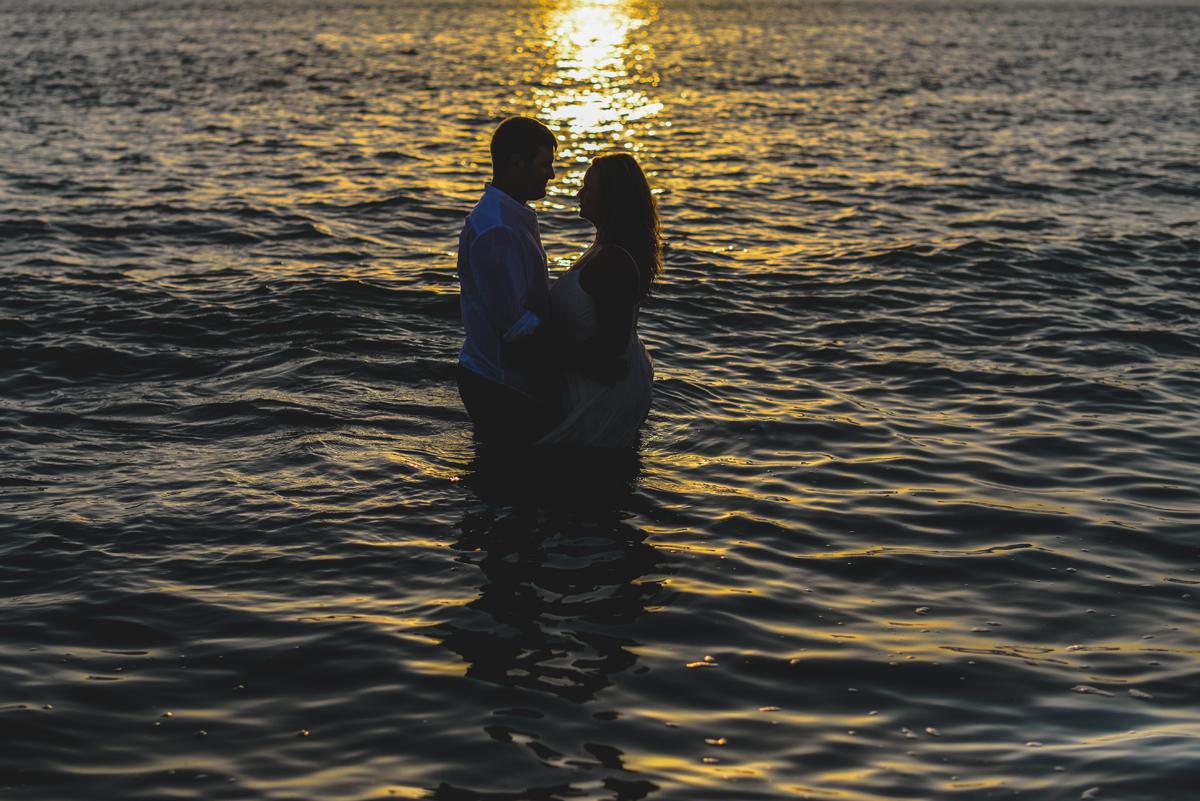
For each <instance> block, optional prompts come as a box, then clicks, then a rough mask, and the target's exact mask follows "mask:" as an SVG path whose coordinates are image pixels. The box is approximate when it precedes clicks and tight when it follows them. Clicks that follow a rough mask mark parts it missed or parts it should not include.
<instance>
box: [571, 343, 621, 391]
mask: <svg viewBox="0 0 1200 801" xmlns="http://www.w3.org/2000/svg"><path fill="white" fill-rule="evenodd" d="M571 356H572V358H571V359H570V367H571V368H572V369H574V370H575V371H576V372H578V373H580V374H582V375H584V376H587V377H588V378H590V379H592V380H593V381H595V382H597V383H599V384H601V385H602V386H606V387H611V386H615V385H616V383H617V382H618V381H624V380H625V376H627V375H629V362H628V361H626V359H625V357H624V356H617V355H615V354H612V353H606V352H605V351H604V350H603V349H602V348H601V347H600V343H599V341H598V340H596V339H589V340H588V341H587V342H583V343H580V344H579V345H578V346H577V347H575V348H574V349H573V352H572V354H571Z"/></svg>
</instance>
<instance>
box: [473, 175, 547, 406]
mask: <svg viewBox="0 0 1200 801" xmlns="http://www.w3.org/2000/svg"><path fill="white" fill-rule="evenodd" d="M458 284H459V300H460V303H461V304H462V316H463V327H464V328H465V329H466V331H467V341H466V342H464V343H463V346H462V350H461V351H460V352H459V354H458V360H459V362H460V363H461V364H462V366H463V367H466V368H467V369H468V370H472V371H474V372H476V373H478V374H479V375H481V376H483V377H484V378H490V379H491V380H492V381H495V382H497V383H499V384H503V385H504V386H506V387H510V388H512V389H515V390H516V391H518V392H520V393H522V394H525V395H529V396H531V397H533V394H534V392H533V384H534V378H533V374H532V370H531V367H532V366H531V365H528V364H522V363H518V362H517V360H515V359H514V358H513V357H512V355H511V354H510V353H509V352H508V351H507V350H506V349H505V347H504V344H505V343H512V342H516V341H517V340H519V339H521V338H523V337H526V336H528V335H529V334H531V333H533V331H534V330H535V329H536V328H537V327H538V326H539V325H540V324H541V323H542V322H543V321H545V320H548V319H549V317H550V273H549V270H548V269H547V266H546V251H545V249H544V248H543V247H542V236H541V232H540V231H539V230H538V221H537V213H536V212H535V211H534V210H533V209H531V208H529V207H528V206H526V205H525V204H524V203H518V202H517V201H516V200H513V199H512V198H511V197H509V196H508V195H506V194H505V193H504V192H501V191H500V190H499V189H496V188H495V187H494V186H492V185H491V184H485V185H484V187H483V197H482V198H480V199H479V202H478V203H477V204H476V205H475V208H474V210H472V212H471V213H470V214H469V215H468V216H467V222H466V225H465V226H463V230H462V235H461V236H459V238H458Z"/></svg>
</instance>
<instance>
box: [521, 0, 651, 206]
mask: <svg viewBox="0 0 1200 801" xmlns="http://www.w3.org/2000/svg"><path fill="white" fill-rule="evenodd" d="M543 8H544V12H543V14H544V16H543V20H542V28H543V31H544V33H545V38H546V40H547V44H548V49H547V51H546V60H545V63H544V65H543V67H544V72H543V75H542V79H541V81H540V85H537V86H535V87H534V88H533V99H534V103H535V105H536V107H537V109H538V111H537V116H538V117H539V118H540V119H542V120H544V121H545V122H546V123H547V124H548V125H549V126H550V127H551V128H552V129H555V130H557V132H558V136H559V139H560V141H562V143H563V144H562V148H561V150H560V151H559V156H560V158H562V159H563V160H565V161H568V162H571V161H574V162H587V161H589V160H590V158H591V156H592V155H593V154H595V153H597V152H600V151H603V150H608V149H612V148H616V147H619V148H623V149H628V150H634V151H636V150H640V149H641V143H640V141H639V137H637V136H635V131H634V130H633V129H632V128H631V124H633V123H638V124H639V125H638V127H639V128H640V129H641V131H642V132H644V133H645V134H646V135H651V134H652V133H653V128H652V122H651V121H652V120H653V119H654V118H655V117H656V116H657V115H658V113H659V112H660V111H661V110H662V108H663V104H662V103H660V102H658V101H657V100H656V99H655V98H654V97H653V96H652V95H651V94H648V93H647V92H646V91H644V89H646V88H649V89H653V87H656V86H657V85H658V81H659V76H658V74H657V73H656V72H654V71H653V69H652V68H651V67H650V64H651V62H652V59H653V56H654V50H653V47H652V45H651V44H650V43H649V42H647V41H636V40H635V39H634V38H633V35H634V34H635V33H636V32H637V31H638V30H639V29H641V28H643V27H645V26H646V25H648V24H649V23H650V22H651V21H653V20H654V19H655V17H656V15H657V12H658V6H657V4H656V3H652V2H644V1H642V2H639V0H557V1H556V2H547V3H546V4H545V5H544V7H543ZM643 63H644V64H645V70H643V68H642V65H643ZM664 124H669V123H664ZM576 182H577V181H576Z"/></svg>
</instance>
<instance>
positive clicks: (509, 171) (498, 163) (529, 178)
mask: <svg viewBox="0 0 1200 801" xmlns="http://www.w3.org/2000/svg"><path fill="white" fill-rule="evenodd" d="M557 148H558V140H557V139H555V138H554V134H553V133H552V132H551V131H550V129H549V128H547V127H546V126H545V125H542V124H541V123H540V122H538V121H537V120H534V119H530V118H529V117H509V118H508V119H506V120H505V121H504V122H502V123H500V125H498V126H497V127H496V130H495V131H494V132H493V133H492V145H491V150H492V185H493V186H495V187H496V188H497V189H500V190H501V191H503V192H505V193H507V194H508V195H511V196H512V197H513V198H515V199H516V200H519V201H520V202H522V203H524V202H526V201H529V200H540V199H541V198H544V197H545V196H546V183H547V182H548V181H549V180H550V179H551V178H553V177H554V151H555V150H556V149H557Z"/></svg>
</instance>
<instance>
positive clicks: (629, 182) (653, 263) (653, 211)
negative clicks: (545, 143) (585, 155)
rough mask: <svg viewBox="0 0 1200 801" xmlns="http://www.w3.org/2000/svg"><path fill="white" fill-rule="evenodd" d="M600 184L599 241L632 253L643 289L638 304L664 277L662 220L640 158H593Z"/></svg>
mask: <svg viewBox="0 0 1200 801" xmlns="http://www.w3.org/2000/svg"><path fill="white" fill-rule="evenodd" d="M591 169H592V170H593V171H594V173H595V175H596V182H597V184H598V185H599V190H600V192H599V194H600V204H599V205H600V225H598V226H597V228H596V239H597V241H598V242H600V243H601V244H612V245H619V246H620V247H623V248H625V249H626V250H627V251H629V254H630V255H631V256H633V259H634V261H635V262H637V266H638V274H639V276H640V278H641V287H640V291H639V292H638V303H641V302H642V301H644V300H645V299H646V298H647V297H649V295H650V290H651V289H652V288H653V287H654V285H655V284H656V283H658V278H659V276H660V275H662V270H663V266H662V239H661V233H662V221H661V220H659V217H658V204H657V203H656V202H655V200H654V195H653V193H651V191H650V182H649V181H647V180H646V173H644V172H642V168H641V165H639V164H638V163H637V159H635V158H634V157H633V156H631V155H629V154H628V153H608V154H605V155H603V156H597V157H596V158H594V159H592V167H591Z"/></svg>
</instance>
